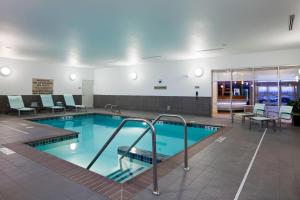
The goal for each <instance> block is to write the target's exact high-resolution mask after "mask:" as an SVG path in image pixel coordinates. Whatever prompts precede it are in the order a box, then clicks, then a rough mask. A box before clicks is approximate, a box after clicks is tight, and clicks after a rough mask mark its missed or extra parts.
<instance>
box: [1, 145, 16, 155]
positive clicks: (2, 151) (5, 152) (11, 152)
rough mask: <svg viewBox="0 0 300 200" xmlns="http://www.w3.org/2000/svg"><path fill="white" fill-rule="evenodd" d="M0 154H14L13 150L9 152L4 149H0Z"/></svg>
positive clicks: (7, 149)
mask: <svg viewBox="0 0 300 200" xmlns="http://www.w3.org/2000/svg"><path fill="white" fill-rule="evenodd" d="M0 152H1V153H3V154H5V155H11V154H14V153H16V152H14V151H13V150H11V149H9V148H6V147H0Z"/></svg>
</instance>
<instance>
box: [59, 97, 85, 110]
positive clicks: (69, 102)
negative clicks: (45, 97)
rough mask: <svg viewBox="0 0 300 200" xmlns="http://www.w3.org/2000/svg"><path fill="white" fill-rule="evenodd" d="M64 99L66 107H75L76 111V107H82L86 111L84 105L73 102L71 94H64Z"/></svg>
mask: <svg viewBox="0 0 300 200" xmlns="http://www.w3.org/2000/svg"><path fill="white" fill-rule="evenodd" d="M64 99H65V103H66V106H67V107H71V108H75V110H76V112H77V111H78V109H84V110H85V112H87V109H86V107H85V105H76V104H75V101H74V97H73V95H70V94H65V95H64Z"/></svg>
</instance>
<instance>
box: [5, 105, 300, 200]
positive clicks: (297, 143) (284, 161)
mask: <svg viewBox="0 0 300 200" xmlns="http://www.w3.org/2000/svg"><path fill="white" fill-rule="evenodd" d="M90 112H105V111H103V110H101V109H97V110H90ZM67 114H72V113H67ZM123 114H125V115H129V116H135V117H144V118H154V117H156V116H157V113H147V112H137V111H123ZM49 116H52V114H51V113H50V114H48V113H47V114H39V115H38V117H49ZM184 117H185V118H186V119H187V120H188V121H196V122H198V123H201V124H219V125H224V126H226V128H225V129H223V130H222V131H221V132H219V133H217V134H216V135H214V137H209V138H208V139H206V140H204V141H203V142H200V143H199V145H196V146H193V147H192V148H191V149H190V157H191V158H190V159H189V165H190V167H191V170H190V171H189V172H184V170H183V166H182V160H183V156H182V155H181V154H179V155H178V156H177V157H175V158H174V160H173V161H170V162H169V163H165V164H163V163H162V164H160V166H159V169H158V172H159V175H160V176H159V177H160V178H159V183H158V184H159V190H160V193H161V194H160V196H158V197H155V196H153V195H152V193H151V189H152V186H151V181H152V180H151V170H150V171H147V172H146V173H145V174H144V175H141V176H138V177H136V178H134V179H133V180H130V181H129V183H127V184H123V185H121V184H116V183H115V182H112V181H109V180H107V179H102V178H103V177H101V176H100V175H98V174H95V173H93V172H90V171H87V170H84V169H83V168H80V167H76V166H75V167H74V165H73V164H70V163H68V162H66V161H62V160H60V159H57V158H55V157H54V156H50V155H48V154H45V153H40V154H39V155H38V156H36V155H37V154H36V150H34V149H32V148H30V147H28V146H27V145H24V144H23V143H24V142H28V141H32V140H37V139H42V138H49V137H60V136H62V135H67V134H71V133H70V132H69V131H64V130H58V129H55V128H52V127H48V126H45V125H38V124H32V123H31V122H29V121H27V120H24V119H26V118H27V116H26V117H24V118H17V117H15V116H11V115H10V116H8V115H0V148H3V147H8V148H9V149H11V150H13V151H14V152H15V153H13V154H9V155H6V154H4V153H2V152H0V199H1V200H2V199H3V200H4V199H5V200H7V199H12V200H14V199H22V200H25V199H30V200H31V199H33V200H34V199H43V200H44V199H87V200H92V199H142V200H147V199H184V200H189V199H204V200H205V199H222V200H224V199H225V200H226V199H234V198H235V196H238V197H239V198H238V199H272V200H273V199H275V200H276V199H284V200H286V199H300V128H296V127H292V126H291V125H287V124H285V125H284V127H283V128H282V129H277V131H276V132H273V130H271V129H268V130H267V131H266V134H265V136H264V139H263V140H262V142H261V144H260V148H259V150H258V151H257V155H256V158H255V159H254V160H253V165H252V167H251V168H250V169H249V174H248V176H247V179H244V182H243V178H244V177H245V173H246V171H247V169H248V167H249V163H250V162H251V160H252V158H253V155H254V153H255V152H256V149H257V146H258V144H259V142H260V140H261V137H262V135H263V132H264V129H259V128H258V127H254V128H253V129H252V130H249V128H248V124H247V125H246V126H241V123H240V122H239V121H236V122H235V124H234V125H232V124H231V122H230V120H229V119H217V118H207V117H198V116H188V115H184ZM28 118H31V116H28ZM33 151H35V152H33ZM34 155H35V156H34ZM241 183H244V185H243V187H242V188H241V189H240V190H239V192H238V189H239V187H240V185H241Z"/></svg>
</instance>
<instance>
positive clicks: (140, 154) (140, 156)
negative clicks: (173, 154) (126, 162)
mask: <svg viewBox="0 0 300 200" xmlns="http://www.w3.org/2000/svg"><path fill="white" fill-rule="evenodd" d="M128 149H129V147H128V146H121V147H119V148H118V154H120V155H124V154H125V153H126V152H127V151H128ZM126 157H129V158H132V159H136V160H139V161H142V162H146V163H149V164H152V152H151V151H147V150H144V149H139V148H135V149H134V151H133V150H131V151H130V152H129V153H128V154H127V155H126ZM168 157H169V156H166V155H163V154H159V153H157V154H156V161H157V163H160V162H162V161H163V160H166V159H168Z"/></svg>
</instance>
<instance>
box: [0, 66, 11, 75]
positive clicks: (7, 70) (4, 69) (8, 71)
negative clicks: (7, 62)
mask: <svg viewBox="0 0 300 200" xmlns="http://www.w3.org/2000/svg"><path fill="white" fill-rule="evenodd" d="M0 73H1V75H2V76H9V75H10V74H11V69H10V68H8V67H1V69H0Z"/></svg>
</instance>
